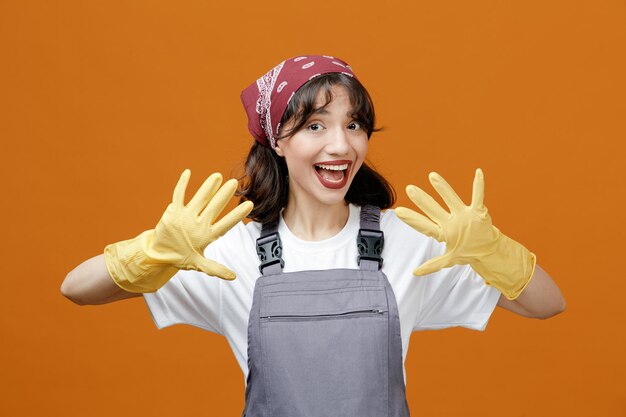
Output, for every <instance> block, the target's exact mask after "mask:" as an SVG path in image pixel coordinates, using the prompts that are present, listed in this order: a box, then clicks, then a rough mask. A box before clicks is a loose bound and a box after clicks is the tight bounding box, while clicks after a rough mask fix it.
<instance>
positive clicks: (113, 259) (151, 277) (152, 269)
mask: <svg viewBox="0 0 626 417" xmlns="http://www.w3.org/2000/svg"><path fill="white" fill-rule="evenodd" d="M153 238H154V229H150V230H146V231H145V232H143V233H141V234H140V235H139V236H137V237H135V238H133V239H129V240H123V241H121V242H117V243H113V244H110V245H107V246H106V247H105V248H104V260H105V263H106V266H107V270H108V271H109V275H111V278H112V279H113V281H114V282H115V283H116V284H117V286H119V287H120V288H122V289H123V290H125V291H128V292H134V293H145V292H154V291H156V290H158V289H159V288H161V287H162V286H163V285H165V283H166V282H167V281H168V280H169V279H170V278H171V277H173V276H174V275H175V274H176V272H177V271H178V269H177V268H174V267H173V266H171V264H169V263H167V261H166V260H164V259H158V258H157V257H156V256H155V255H156V254H155V253H154V251H152V250H150V249H149V248H150V243H151V242H152V239H153Z"/></svg>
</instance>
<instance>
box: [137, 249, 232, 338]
mask: <svg viewBox="0 0 626 417" xmlns="http://www.w3.org/2000/svg"><path fill="white" fill-rule="evenodd" d="M216 242H217V241H215V242H213V243H212V244H210V245H209V246H207V248H206V250H205V252H204V256H205V257H206V258H207V259H214V260H217V259H216V257H215V254H216V247H215V243H216ZM218 262H219V260H218ZM221 282H222V280H221V279H220V278H216V277H212V276H208V275H206V274H204V273H203V272H198V271H185V270H180V271H178V273H177V274H176V275H174V276H173V277H172V279H170V280H169V281H168V282H167V283H166V284H165V285H164V286H163V287H161V288H160V289H158V290H157V291H156V292H152V293H145V294H143V296H144V299H145V300H146V304H147V305H148V309H149V310H150V314H151V315H152V319H153V320H154V323H155V324H156V326H157V328H159V329H162V328H164V327H168V326H172V325H174V324H189V325H192V326H196V327H200V328H202V329H205V330H208V331H210V332H213V333H218V334H223V333H222V328H221V311H222V300H221V298H222V297H221Z"/></svg>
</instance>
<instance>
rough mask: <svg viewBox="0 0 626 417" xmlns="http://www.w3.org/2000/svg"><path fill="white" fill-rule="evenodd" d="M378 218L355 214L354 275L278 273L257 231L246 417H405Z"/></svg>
mask: <svg viewBox="0 0 626 417" xmlns="http://www.w3.org/2000/svg"><path fill="white" fill-rule="evenodd" d="M379 221H380V209H379V208H378V207H375V206H370V205H366V206H363V207H362V208H361V224H360V227H361V228H360V230H359V234H358V237H357V242H356V244H357V245H358V249H359V257H358V263H359V269H330V270H319V271H317V270H316V271H298V272H289V273H283V272H282V268H283V266H284V261H283V260H282V258H281V252H282V247H281V241H280V236H279V235H278V232H277V230H278V224H277V223H274V224H271V225H266V224H264V225H263V228H262V232H261V237H260V238H259V239H258V240H257V253H258V254H259V259H261V266H260V267H259V269H260V271H261V273H262V274H263V275H262V276H261V277H259V279H258V280H257V281H256V284H255V287H254V295H253V301H252V308H251V310H250V319H249V322H248V367H249V373H248V379H247V386H246V405H245V409H244V412H243V416H244V417H408V416H409V410H408V405H407V401H406V393H405V386H404V378H403V374H402V343H401V339H400V320H399V316H398V306H397V304H396V300H395V297H394V294H393V291H392V289H391V285H390V284H389V281H388V280H387V277H386V276H385V274H383V272H382V271H381V270H380V268H381V266H382V262H383V259H382V257H381V254H382V250H383V232H382V231H380V222H379Z"/></svg>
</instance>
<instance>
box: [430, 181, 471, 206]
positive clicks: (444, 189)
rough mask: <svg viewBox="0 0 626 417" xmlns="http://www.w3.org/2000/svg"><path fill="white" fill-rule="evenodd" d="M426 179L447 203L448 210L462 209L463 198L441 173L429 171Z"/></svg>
mask: <svg viewBox="0 0 626 417" xmlns="http://www.w3.org/2000/svg"><path fill="white" fill-rule="evenodd" d="M428 179H429V180H430V183H431V184H432V185H433V187H434V188H435V190H437V192H438V193H439V195H440V196H441V198H443V201H444V202H445V203H446V204H447V205H448V207H449V208H450V212H452V211H458V210H462V209H463V208H464V207H465V203H463V200H461V198H460V197H459V196H458V194H457V193H456V192H454V190H453V189H452V187H450V184H448V182H447V181H446V180H444V179H443V177H442V176H441V175H439V174H437V173H436V172H431V173H430V174H428Z"/></svg>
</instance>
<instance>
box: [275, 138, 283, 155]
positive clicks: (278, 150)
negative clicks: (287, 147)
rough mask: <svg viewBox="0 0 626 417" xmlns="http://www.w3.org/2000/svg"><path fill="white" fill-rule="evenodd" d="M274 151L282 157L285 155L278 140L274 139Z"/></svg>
mask: <svg viewBox="0 0 626 417" xmlns="http://www.w3.org/2000/svg"><path fill="white" fill-rule="evenodd" d="M274 152H276V154H277V155H278V156H282V157H284V156H285V154H284V152H283V149H282V148H281V147H280V145H278V141H276V146H275V147H274Z"/></svg>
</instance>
